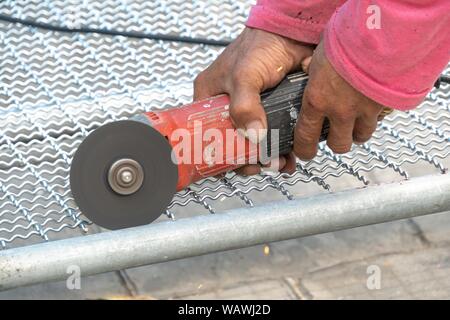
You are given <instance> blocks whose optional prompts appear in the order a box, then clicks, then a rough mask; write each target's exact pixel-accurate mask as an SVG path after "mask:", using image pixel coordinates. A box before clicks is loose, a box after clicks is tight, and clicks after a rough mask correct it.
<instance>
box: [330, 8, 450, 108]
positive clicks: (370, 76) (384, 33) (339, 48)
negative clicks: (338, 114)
mask: <svg viewBox="0 0 450 320" xmlns="http://www.w3.org/2000/svg"><path fill="white" fill-rule="evenodd" d="M373 5H375V6H376V7H373ZM377 8H378V9H379V18H380V19H379V20H378V22H379V28H378V27H377V26H378V24H377V23H378V22H377V20H376V19H374V17H375V16H374V13H375V12H376V11H377V10H378V9H377ZM324 44H325V52H326V55H327V57H328V59H329V60H330V62H331V64H332V65H333V66H334V68H335V69H336V71H337V72H338V73H339V74H340V75H341V76H342V77H343V78H344V79H346V80H347V81H348V82H349V83H350V84H351V85H352V86H353V87H354V88H356V89H357V90H358V91H360V92H362V93H363V94H365V95H366V96H368V97H370V98H371V99H373V100H375V101H377V102H379V103H381V104H383V105H385V106H390V107H393V108H396V109H400V110H408V109H412V108H414V107H416V106H417V105H418V104H420V102H421V101H422V100H423V99H424V98H425V96H426V94H427V93H428V92H429V91H430V90H431V88H432V87H433V84H434V82H435V81H436V79H437V78H438V76H439V74H440V73H441V72H442V70H443V69H444V68H445V66H446V65H447V64H448V62H449V60H450V0H396V1H392V0H348V1H347V2H346V3H345V4H344V5H343V6H342V7H341V8H339V10H338V11H337V12H336V13H335V14H334V15H333V17H332V18H331V20H330V22H329V24H328V25H327V28H326V30H325V32H324Z"/></svg>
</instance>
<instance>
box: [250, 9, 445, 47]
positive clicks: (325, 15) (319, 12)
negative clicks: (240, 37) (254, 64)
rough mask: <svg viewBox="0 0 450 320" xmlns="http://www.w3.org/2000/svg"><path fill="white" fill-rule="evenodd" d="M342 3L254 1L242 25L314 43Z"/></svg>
mask: <svg viewBox="0 0 450 320" xmlns="http://www.w3.org/2000/svg"><path fill="white" fill-rule="evenodd" d="M447 1H449V0H447ZM344 2H345V0H258V2H257V4H256V5H255V6H253V7H252V9H251V11H250V16H249V19H248V21H247V23H246V25H247V26H248V27H252V28H257V29H261V30H265V31H268V32H272V33H276V34H279V35H282V36H285V37H287V38H290V39H294V40H297V41H301V42H306V43H315V44H317V43H319V41H320V35H321V33H322V31H323V30H324V28H325V25H326V24H327V22H328V20H329V19H330V17H331V15H332V14H333V13H334V12H335V10H336V8H337V7H339V6H340V5H342V4H343V3H344Z"/></svg>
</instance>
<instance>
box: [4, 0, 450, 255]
mask: <svg viewBox="0 0 450 320" xmlns="http://www.w3.org/2000/svg"><path fill="white" fill-rule="evenodd" d="M249 5H250V2H246V1H244V2H237V1H234V0H229V1H195V2H189V1H125V0H122V1H119V0H117V1H112V0H108V1H23V2H16V1H3V2H1V3H0V13H3V14H8V15H12V16H15V17H20V18H27V19H34V20H37V21H41V22H47V23H53V24H57V25H61V24H62V25H67V26H69V27H80V26H90V27H98V28H109V29H117V30H127V31H142V32H152V33H170V34H180V35H183V36H193V37H204V38H210V39H217V40H220V39H233V38H235V37H236V36H237V35H238V33H239V31H240V30H241V29H242V27H243V23H244V22H245V19H246V15H247V12H248V8H249ZM0 41H1V45H0V57H1V59H0V83H1V84H2V86H0V133H1V135H0V248H11V247H16V246H22V245H28V244H31V243H35V242H40V241H47V240H53V239H58V238H65V237H71V236H76V235H80V234H82V233H83V232H90V231H92V232H96V231H98V228H96V226H93V225H92V224H90V223H89V222H88V221H86V220H85V218H84V217H83V215H82V214H81V213H80V212H79V210H78V208H77V207H76V204H75V203H74V201H73V199H72V198H71V195H70V190H69V183H68V176H69V168H70V163H71V159H72V156H73V154H74V152H75V150H76V148H77V146H78V145H79V143H80V142H81V141H82V139H83V138H84V137H85V136H86V135H87V134H88V133H89V132H90V131H92V130H94V129H95V128H97V127H98V126H100V125H102V124H104V123H106V122H110V121H115V120H118V119H125V118H128V117H130V116H131V115H133V114H136V113H139V112H142V111H148V110H150V109H151V108H163V107H169V106H175V105H178V104H181V103H186V102H189V101H190V100H191V93H192V85H191V83H192V80H193V78H194V77H195V75H196V74H197V73H198V72H199V71H201V70H202V69H204V68H205V67H206V66H207V65H208V64H209V63H211V62H212V61H213V60H214V58H215V57H216V56H217V55H218V54H219V53H220V51H221V48H218V47H211V46H205V45H188V44H183V43H176V42H164V41H152V40H136V39H129V38H124V37H109V36H104V35H96V34H78V33H74V34H67V33H58V32H51V31H46V30H41V29H35V28H31V27H26V26H22V25H12V24H7V23H2V22H0ZM449 98H450V88H449V86H448V85H447V86H443V88H442V89H441V90H439V91H438V90H435V91H433V92H432V93H431V94H430V95H429V97H428V98H427V100H426V101H425V102H424V103H423V104H422V106H421V107H420V108H418V109H417V110H415V111H411V112H407V113H395V114H393V115H391V116H390V117H389V118H388V119H386V120H385V121H384V122H383V123H382V124H380V126H379V128H378V131H377V132H376V134H375V137H374V139H372V140H371V141H370V142H368V143H366V144H364V145H362V146H354V148H353V150H352V152H350V153H349V154H346V155H342V156H338V155H335V154H333V153H332V152H331V151H330V150H329V149H328V148H327V147H326V146H325V145H321V147H320V151H319V156H318V157H317V158H316V159H314V160H313V161H311V162H308V163H303V162H299V163H298V170H297V172H296V173H294V174H293V175H280V174H277V175H258V176H254V177H248V178H243V177H239V176H236V175H234V174H232V173H231V174H228V175H227V176H226V177H224V178H222V179H215V178H210V179H206V180H205V181H203V182H201V183H196V184H194V185H192V186H191V187H190V188H188V189H187V190H184V191H182V192H180V193H179V194H177V195H176V196H175V198H174V200H173V202H172V204H171V205H170V206H169V208H168V210H167V212H166V215H167V216H166V217H164V216H163V217H162V218H161V219H167V217H169V218H179V217H187V216H189V215H191V214H192V213H194V212H195V213H201V212H205V213H208V212H210V213H215V212H220V211H222V210H226V209H228V208H231V207H235V206H253V205H255V204H258V203H261V202H263V201H271V200H275V199H292V198H294V197H296V196H299V195H309V194H314V193H318V192H329V191H336V190H340V189H343V188H355V187H362V186H364V185H366V184H369V183H383V182H390V181H393V180H400V179H405V178H408V177H409V176H413V175H422V174H425V173H436V172H443V171H444V170H445V168H447V167H448V165H449V159H448V158H449V153H450V143H449V142H450V106H449Z"/></svg>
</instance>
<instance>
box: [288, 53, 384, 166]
mask: <svg viewBox="0 0 450 320" xmlns="http://www.w3.org/2000/svg"><path fill="white" fill-rule="evenodd" d="M308 73H309V81H308V84H307V86H306V89H305V93H304V95H303V102H302V109H301V111H300V115H299V119H298V121H297V126H296V128H295V136H294V153H295V155H296V156H297V157H299V158H300V159H302V160H310V159H312V158H314V156H315V155H316V154H317V144H318V143H319V138H320V133H321V130H322V125H323V122H324V119H325V117H326V118H328V120H329V121H330V132H329V134H328V139H327V144H328V146H329V147H330V149H331V150H333V151H334V152H335V153H346V152H348V151H350V148H351V146H352V142H355V143H363V142H366V141H367V140H369V139H370V137H371V136H372V133H373V132H374V131H375V129H376V127H377V119H378V116H379V115H380V113H381V111H382V110H383V106H381V105H380V104H378V103H377V102H375V101H373V100H371V99H369V98H367V97H366V96H364V95H363V94H362V93H360V92H358V91H356V90H355V89H354V88H353V87H352V86H351V85H350V84H348V83H347V82H346V81H345V80H344V79H343V78H342V77H341V76H340V75H339V74H337V72H336V71H335V70H334V69H333V67H332V66H331V64H330V63H329V61H328V59H327V58H326V56H325V53H324V50H323V45H322V44H319V46H318V47H317V49H316V50H315V52H314V55H313V58H312V61H311V64H310V66H309V70H308Z"/></svg>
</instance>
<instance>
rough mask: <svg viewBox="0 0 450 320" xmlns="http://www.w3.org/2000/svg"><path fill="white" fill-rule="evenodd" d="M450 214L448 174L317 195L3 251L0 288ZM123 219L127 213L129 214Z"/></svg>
mask: <svg viewBox="0 0 450 320" xmlns="http://www.w3.org/2000/svg"><path fill="white" fill-rule="evenodd" d="M444 211H450V176H449V175H439V176H427V177H421V178H415V179H411V180H409V181H403V182H400V183H393V184H384V185H379V186H371V187H366V188H363V189H356V190H355V189H353V190H349V191H344V192H339V193H333V194H320V195H316V196H312V197H307V198H300V199H297V200H292V201H280V202H272V203H267V204H264V205H261V206H257V207H253V208H239V209H234V210H230V211H227V212H224V213H219V214H215V215H200V216H197V217H194V218H186V219H181V220H178V221H175V222H172V221H167V222H162V223H156V224H151V225H147V226H142V227H137V228H130V229H125V230H118V231H112V232H105V233H101V234H95V235H89V236H85V237H77V238H71V239H66V240H58V241H54V242H49V243H44V244H37V245H32V246H26V247H21V248H17V249H9V250H5V251H2V252H0V289H1V290H5V289H8V288H13V287H17V286H22V285H29V284H34V283H39V282H45V281H51V280H60V279H65V278H66V277H67V276H68V274H67V268H68V267H69V266H73V265H77V266H79V267H80V269H81V273H82V275H91V274H96V273H102V272H107V271H112V270H119V269H123V268H130V267H136V266H141V265H146V264H153V263H158V262H164V261H168V260H174V259H180V258H185V257H192V256H197V255H202V254H206V253H211V252H216V251H221V250H229V249H235V248H242V247H247V246H252V245H256V244H261V243H267V242H271V241H279V240H287V239H291V238H297V237H303V236H307V235H313V234H319V233H324V232H330V231H336V230H341V229H348V228H353V227H358V226H363V225H369V224H375V223H381V222H387V221H392V220H398V219H405V218H411V217H415V216H420V215H426V214H432V213H438V212H444ZM124 214H126V213H124Z"/></svg>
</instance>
